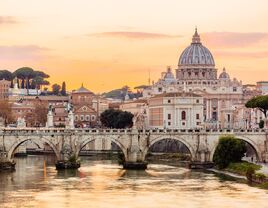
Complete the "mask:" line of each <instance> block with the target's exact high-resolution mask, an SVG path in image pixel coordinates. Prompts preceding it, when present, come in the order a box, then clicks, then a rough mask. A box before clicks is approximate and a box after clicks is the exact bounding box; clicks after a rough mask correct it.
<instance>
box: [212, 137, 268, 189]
mask: <svg viewBox="0 0 268 208" xmlns="http://www.w3.org/2000/svg"><path fill="white" fill-rule="evenodd" d="M246 151H247V149H246V144H245V142H244V141H241V140H239V139H237V138H235V137H233V136H224V137H222V138H221V139H220V141H219V144H218V146H217V148H216V151H215V154H214V158H213V161H214V163H215V165H216V168H217V169H220V170H225V171H228V172H231V173H235V174H238V175H241V176H246V178H247V180H248V182H250V183H256V184H259V186H260V187H261V188H265V189H268V175H265V174H263V173H259V172H257V171H259V170H260V169H261V166H260V165H257V164H253V163H249V162H246V161H242V157H243V156H244V155H245V153H246Z"/></svg>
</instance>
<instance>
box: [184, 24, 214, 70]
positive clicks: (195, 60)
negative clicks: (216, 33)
mask: <svg viewBox="0 0 268 208" xmlns="http://www.w3.org/2000/svg"><path fill="white" fill-rule="evenodd" d="M186 65H187V66H188V65H193V66H196V65H202V66H210V67H214V66H215V62H214V58H213V56H212V54H211V53H210V51H209V50H208V49H207V48H206V47H205V46H203V45H202V43H201V41H200V36H199V34H198V32H197V29H195V33H194V35H193V38H192V43H191V45H190V46H188V47H187V48H186V49H185V50H184V51H183V52H182V54H181V56H180V59H179V66H186Z"/></svg>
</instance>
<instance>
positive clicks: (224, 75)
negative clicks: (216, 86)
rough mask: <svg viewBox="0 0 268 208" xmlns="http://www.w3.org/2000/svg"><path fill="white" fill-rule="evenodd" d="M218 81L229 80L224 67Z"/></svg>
mask: <svg viewBox="0 0 268 208" xmlns="http://www.w3.org/2000/svg"><path fill="white" fill-rule="evenodd" d="M219 79H230V76H229V74H228V73H227V72H226V70H225V67H224V68H223V70H222V73H221V74H220V76H219Z"/></svg>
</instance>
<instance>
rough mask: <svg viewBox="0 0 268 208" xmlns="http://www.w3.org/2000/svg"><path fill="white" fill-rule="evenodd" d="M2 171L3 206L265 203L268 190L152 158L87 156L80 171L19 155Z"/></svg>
mask: <svg viewBox="0 0 268 208" xmlns="http://www.w3.org/2000/svg"><path fill="white" fill-rule="evenodd" d="M16 162H17V165H16V171H15V172H13V173H0V207H1V208H9V207H12V208H13V207H16V208H17V207H23V208H24V207H25V208H28V207H38V208H51V207H52V208H53V207H55V208H61V207H64V208H69V207H75V208H79V207H83V208H85V207H94V208H121V207H124V208H125V207H127V208H134V207H135V208H144V207H152V208H158V207H161V208H162V207H163V208H169V207H170V208H174V207H183V208H188V207H189V208H192V207H194V208H195V207H200V208H212V207H213V208H215V207H217V208H236V207H237V208H241V207H243V208H259V207H260V208H265V207H268V191H266V190H262V189H259V188H256V187H251V186H249V185H247V184H245V183H243V182H239V181H237V180H235V179H232V178H229V177H227V178H226V177H222V176H219V175H216V174H214V173H210V172H199V171H191V170H188V169H185V168H181V167H175V166H171V165H163V164H152V165H149V167H148V169H147V170H146V171H126V170H123V169H122V168H121V166H119V165H118V164H117V163H116V162H115V161H111V160H97V161H93V160H89V159H88V158H83V161H82V167H81V168H80V169H79V170H76V171H71V170H68V171H59V172H58V171H56V170H55V167H54V165H53V163H54V159H53V158H52V157H48V156H28V157H27V158H20V159H18V158H17V159H16Z"/></svg>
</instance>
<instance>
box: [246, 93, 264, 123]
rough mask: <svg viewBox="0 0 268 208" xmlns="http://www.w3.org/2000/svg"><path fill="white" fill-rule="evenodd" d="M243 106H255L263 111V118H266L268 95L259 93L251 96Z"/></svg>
mask: <svg viewBox="0 0 268 208" xmlns="http://www.w3.org/2000/svg"><path fill="white" fill-rule="evenodd" d="M245 106H246V107H247V108H257V109H259V110H260V111H261V112H263V114H264V116H265V118H267V111H268V95H260V96H256V97H253V98H251V99H250V100H249V101H248V102H247V103H246V104H245Z"/></svg>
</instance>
